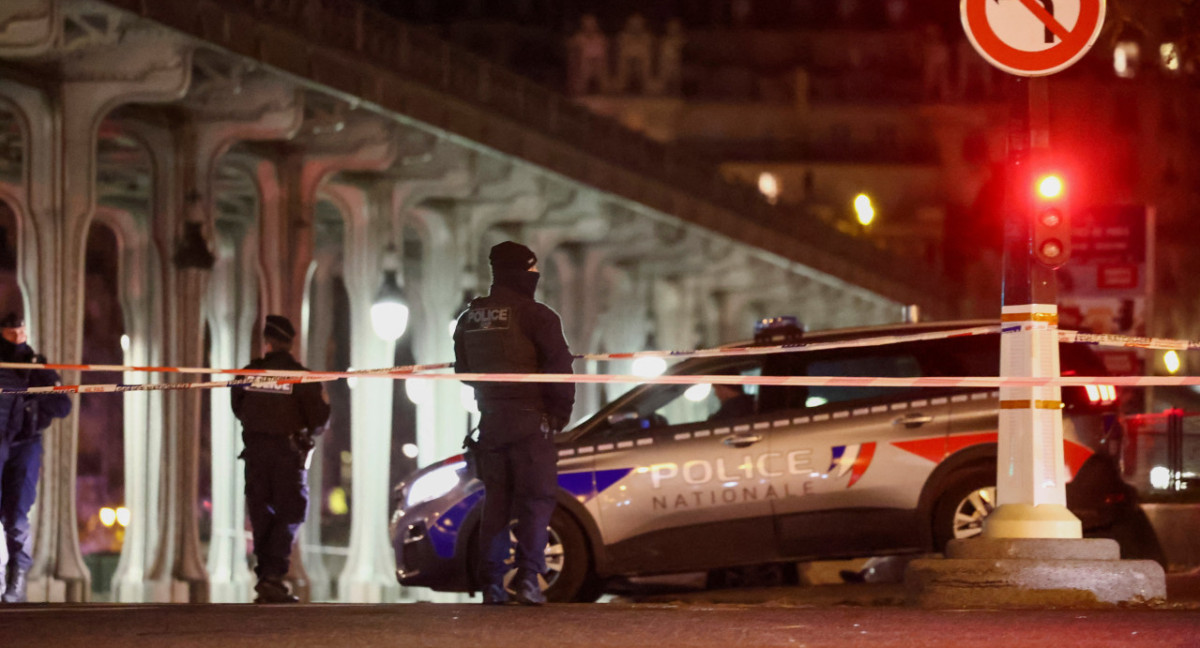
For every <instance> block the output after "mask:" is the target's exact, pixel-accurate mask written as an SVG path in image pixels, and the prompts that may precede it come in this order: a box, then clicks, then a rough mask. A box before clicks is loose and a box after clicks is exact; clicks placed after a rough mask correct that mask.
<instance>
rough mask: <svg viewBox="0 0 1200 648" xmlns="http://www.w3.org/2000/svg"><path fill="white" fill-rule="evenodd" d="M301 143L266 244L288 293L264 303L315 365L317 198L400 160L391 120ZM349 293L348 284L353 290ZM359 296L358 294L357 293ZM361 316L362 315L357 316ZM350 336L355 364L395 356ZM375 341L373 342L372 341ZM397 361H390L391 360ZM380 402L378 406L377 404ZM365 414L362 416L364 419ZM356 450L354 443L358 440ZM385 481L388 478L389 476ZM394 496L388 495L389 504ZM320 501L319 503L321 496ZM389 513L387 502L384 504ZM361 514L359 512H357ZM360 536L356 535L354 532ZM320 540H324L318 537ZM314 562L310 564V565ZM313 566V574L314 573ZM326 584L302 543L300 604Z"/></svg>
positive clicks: (296, 564)
mask: <svg viewBox="0 0 1200 648" xmlns="http://www.w3.org/2000/svg"><path fill="white" fill-rule="evenodd" d="M296 144H297V146H296V147H293V148H291V149H290V150H289V152H288V153H287V154H286V155H285V156H284V158H283V160H282V161H281V165H280V166H281V174H280V176H281V177H280V179H281V185H282V191H281V194H280V198H281V200H282V201H283V202H282V205H283V206H282V209H278V210H276V209H272V210H271V213H272V214H274V215H275V216H276V217H277V218H276V219H275V220H274V221H273V222H264V223H263V227H264V236H263V244H264V245H267V246H273V247H274V250H272V251H271V257H273V258H276V259H278V261H279V263H278V265H276V266H275V267H274V268H278V272H279V273H280V274H279V275H278V276H275V277H271V276H270V275H271V272H270V271H271V270H272V269H274V268H264V270H265V271H266V272H267V273H268V281H267V283H268V285H270V286H278V287H280V289H281V293H280V295H279V296H272V297H269V298H268V300H267V302H265V303H277V304H279V305H280V308H279V310H278V311H277V312H280V313H282V314H285V315H287V316H288V317H289V318H291V320H292V322H293V323H295V324H296V326H297V328H298V329H299V331H300V334H299V335H297V336H296V340H297V348H296V349H295V353H294V354H295V355H296V357H297V358H298V359H299V360H300V361H301V362H303V363H304V364H306V365H309V364H311V363H310V362H309V361H308V344H307V340H308V337H309V333H310V329H311V325H310V322H309V314H310V312H312V311H311V304H310V303H309V301H308V290H309V287H310V285H311V275H312V271H313V253H314V248H313V219H314V218H315V216H316V205H317V197H318V194H319V192H320V190H321V188H322V187H323V186H324V185H325V183H326V180H328V179H329V178H330V177H332V176H334V175H335V174H337V173H339V172H343V171H381V170H383V169H386V168H387V167H388V166H389V165H391V163H392V161H393V160H394V159H395V156H396V149H395V142H394V133H393V131H392V130H391V128H390V127H389V126H388V125H386V124H385V123H383V122H381V121H378V120H373V119H360V120H355V121H345V122H338V127H337V128H331V129H325V128H315V127H314V128H310V129H309V132H308V133H307V134H306V135H305V136H304V137H302V138H300V139H298V140H297V141H296ZM268 228H269V231H271V232H272V233H273V234H274V236H271V237H268V236H267V235H266V232H267V231H268ZM350 250H352V251H351V252H348V253H347V255H346V256H347V257H348V258H351V257H357V256H359V255H360V253H359V251H358V250H359V249H358V248H350ZM378 287H379V284H378V281H376V283H375V285H374V286H373V287H372V288H371V292H370V295H371V297H372V298H373V297H374V294H375V293H374V291H375V290H377V289H378ZM348 289H349V287H348ZM352 299H353V296H352ZM370 305H371V304H370V301H368V302H367V304H366V310H365V311H364V312H363V313H361V316H363V317H366V318H367V319H366V329H365V332H366V333H367V334H369V335H370V336H371V337H372V338H374V332H373V331H372V330H371V326H370ZM356 315H358V314H357V313H356ZM312 316H313V317H321V316H322V314H321V313H317V312H313V313H312ZM351 327H352V331H353V332H352V338H351V356H352V358H353V360H352V361H353V363H354V366H356V367H372V366H377V364H378V363H379V362H380V358H384V357H386V358H388V359H390V358H391V357H392V355H393V354H391V353H389V354H387V355H386V356H385V355H382V354H380V355H376V354H377V353H378V352H379V350H380V349H379V348H378V347H372V349H371V351H372V352H373V353H372V354H371V355H368V356H363V355H360V353H361V350H360V352H356V351H355V339H356V338H357V337H359V336H360V335H361V334H360V332H359V331H360V329H359V328H358V327H357V326H356V325H354V324H352V325H351ZM367 344H370V342H367ZM388 364H390V362H389V363H388ZM372 382H378V381H371V380H368V379H363V380H362V381H360V382H359V386H358V388H356V389H355V390H353V391H352V392H351V394H352V405H351V426H352V432H351V434H352V435H354V434H356V431H355V430H356V428H357V426H358V424H359V421H360V419H366V418H369V415H368V414H367V412H368V411H369V410H370V407H373V406H367V407H366V408H365V409H364V406H358V407H356V406H355V405H354V403H355V402H357V401H356V400H354V397H355V396H357V393H358V391H359V390H362V391H363V392H371V390H372V389H378V386H375V387H370V386H368V387H363V385H367V384H370V383H372ZM378 402H379V401H375V403H378ZM360 414H361V416H360ZM386 418H387V420H388V421H390V420H391V408H388V411H387V415H386ZM390 429H391V428H390V426H389V427H388V428H387V430H388V432H386V433H385V436H386V438H387V440H388V441H389V442H390ZM351 444H352V446H353V444H354V441H351ZM353 451H354V456H355V457H356V461H355V468H354V470H355V475H356V476H357V475H358V471H359V467H358V463H359V461H358V460H360V459H366V458H367V457H369V456H370V453H369V452H363V451H360V450H359V449H358V448H357V447H355V448H354V450H353ZM383 461H384V462H385V463H384V474H385V475H386V474H387V463H386V461H387V455H386V454H384V456H383ZM385 479H386V478H385ZM360 481H361V482H365V481H367V478H366V477H364V478H363V479H362V480H359V479H357V478H356V479H355V483H354V492H355V503H354V506H355V507H357V506H358V505H359V504H358V501H357V500H358V499H359V498H358V496H357V494H358V493H359V488H360ZM387 492H389V491H387V490H386V489H385V492H384V494H383V495H381V497H383V498H384V500H385V501H386V499H387ZM363 498H364V499H369V496H368V495H363ZM318 499H319V498H318ZM384 508H385V509H386V505H385V506H384ZM357 511H358V509H357V508H356V509H355V512H356V513H357ZM380 515H381V516H382V519H384V520H385V521H386V517H387V514H386V512H385V513H382V514H380ZM319 516H320V507H319V506H316V505H315V504H314V503H312V502H310V507H309V518H308V521H307V522H306V524H305V526H306V527H309V526H312V527H317V528H319V526H320V517H319ZM357 518H358V515H354V519H352V521H351V528H352V529H353V528H355V527H354V525H356V524H358V522H357ZM306 533H311V532H306V531H303V530H302V531H301V534H300V536H298V541H299V539H301V538H308V539H310V540H311V539H312V538H313V536H311V535H306ZM351 533H353V531H352V532H351ZM316 539H317V540H318V541H319V537H317V538H316ZM306 561H307V564H306ZM309 567H311V573H310V571H308V568H309ZM317 579H319V580H321V581H322V582H323V583H325V584H323V585H321V586H319V587H318V591H327V589H324V588H327V587H328V584H327V581H328V579H329V574H328V572H327V571H326V570H325V565H324V562H323V560H322V559H321V557H320V554H319V553H311V552H308V553H306V550H305V549H304V547H303V545H301V547H300V548H299V550H297V551H293V552H292V570H291V573H289V574H288V580H289V581H291V583H292V590H293V592H294V593H295V594H296V595H297V596H299V597H300V598H301V600H304V601H308V600H311V597H312V591H311V581H312V580H317Z"/></svg>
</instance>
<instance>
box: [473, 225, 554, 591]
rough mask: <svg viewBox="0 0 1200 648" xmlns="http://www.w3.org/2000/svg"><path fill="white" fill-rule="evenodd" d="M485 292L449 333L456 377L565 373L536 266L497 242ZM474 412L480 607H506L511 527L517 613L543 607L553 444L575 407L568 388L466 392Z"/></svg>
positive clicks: (495, 387) (489, 386) (485, 386)
mask: <svg viewBox="0 0 1200 648" xmlns="http://www.w3.org/2000/svg"><path fill="white" fill-rule="evenodd" d="M489 259H490V260H491V265H492V289H491V293H490V294H489V295H488V296H487V297H480V298H477V299H475V300H473V301H472V302H471V304H470V307H469V308H468V309H467V310H466V312H464V313H463V314H462V315H460V316H459V318H458V325H457V326H456V328H455V331H454V357H455V364H454V369H455V371H457V372H459V373H464V372H469V373H566V374H569V373H572V372H571V361H572V358H571V351H570V349H568V348H567V341H566V339H565V338H564V337H563V332H562V323H561V321H560V320H559V318H558V314H557V313H555V312H554V311H553V310H551V309H550V308H549V307H547V306H545V305H544V304H541V303H539V302H537V301H534V299H533V292H534V290H535V289H536V288H537V283H538V278H539V276H540V275H539V273H538V269H537V257H536V256H535V255H534V254H533V251H532V250H530V249H529V248H527V247H525V246H524V245H520V244H518V243H513V242H512V241H505V242H504V243H501V244H499V245H497V246H495V247H493V248H492V250H491V254H490V255H489ZM472 387H474V388H475V397H476V400H477V401H478V403H479V412H480V420H479V457H478V463H477V465H478V467H479V476H480V479H482V480H483V485H484V488H485V490H486V493H487V495H486V499H485V500H484V504H483V519H482V521H481V524H480V553H481V556H480V558H481V560H480V567H481V574H480V577H481V579H482V583H483V585H484V587H483V602H484V604H486V605H498V604H503V603H507V602H508V601H509V595H508V592H507V591H506V590H505V588H504V575H505V573H506V572H507V570H508V567H507V566H506V565H505V561H506V560H507V559H508V557H509V556H510V554H511V553H512V552H513V547H512V542H511V540H510V538H509V532H508V525H509V521H510V520H512V519H514V518H516V520H517V523H516V527H515V529H514V531H513V535H514V536H515V537H516V541H517V542H516V556H515V558H516V567H517V574H516V577H515V579H514V580H513V583H512V587H513V590H514V591H515V595H514V596H515V598H516V600H517V601H518V602H520V603H522V604H525V605H541V604H542V603H545V602H546V597H545V595H544V594H543V593H542V590H541V584H540V576H541V575H542V574H545V573H546V556H545V552H546V540H547V535H548V533H547V527H548V526H549V523H550V516H551V514H552V513H553V512H554V506H555V494H556V491H557V482H558V471H557V469H556V463H557V461H558V453H557V450H556V449H555V447H554V442H553V435H554V434H555V433H557V432H559V431H560V430H562V428H563V426H564V425H566V423H567V420H568V419H569V417H570V416H571V408H572V406H573V405H574V403H575V385H574V384H572V383H558V384H551V383H523V384H517V383H493V382H479V383H474V384H472Z"/></svg>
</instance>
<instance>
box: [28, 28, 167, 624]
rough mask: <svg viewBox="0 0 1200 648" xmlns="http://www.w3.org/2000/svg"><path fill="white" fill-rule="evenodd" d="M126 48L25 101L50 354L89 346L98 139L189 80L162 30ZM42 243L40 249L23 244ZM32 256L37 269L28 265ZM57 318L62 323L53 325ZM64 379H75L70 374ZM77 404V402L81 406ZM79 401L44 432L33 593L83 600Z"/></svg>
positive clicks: (82, 65)
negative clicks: (88, 274)
mask: <svg viewBox="0 0 1200 648" xmlns="http://www.w3.org/2000/svg"><path fill="white" fill-rule="evenodd" d="M122 39H123V42H122V45H121V47H120V48H119V49H118V48H116V47H99V48H93V49H80V50H75V51H72V52H70V53H68V54H65V55H64V57H63V59H62V61H61V65H60V70H61V73H62V77H61V78H62V80H61V81H60V82H58V83H56V84H55V85H54V86H52V87H51V88H50V89H49V91H48V96H47V97H45V98H42V99H40V100H30V99H28V98H27V99H26V100H25V101H24V102H22V103H23V105H22V106H21V112H22V113H23V114H24V117H25V120H26V122H27V123H28V124H29V125H30V128H29V137H28V139H27V143H28V147H27V150H28V151H29V153H30V155H29V159H28V165H29V168H28V171H29V172H28V178H29V183H30V188H29V196H30V204H29V214H30V217H31V218H32V220H33V221H35V222H37V223H38V227H37V229H36V233H35V235H34V236H33V237H26V236H23V237H22V241H21V244H22V246H23V249H22V254H21V255H20V256H21V259H22V261H21V262H22V266H23V268H22V274H24V275H25V276H34V275H36V277H37V279H36V286H37V290H38V292H37V294H31V295H29V296H28V297H27V299H28V300H29V308H28V310H27V313H26V314H27V316H28V317H29V319H30V323H31V325H32V326H33V327H35V328H34V329H33V330H34V333H35V334H36V337H35V338H34V339H35V340H36V341H37V343H38V344H39V345H40V347H41V349H40V350H41V351H42V352H43V353H45V354H46V356H47V357H49V358H51V359H53V360H56V361H61V362H77V361H78V360H79V358H80V354H81V351H82V335H83V304H84V295H83V278H84V277H83V274H84V258H85V251H86V247H87V235H88V228H89V226H90V224H91V219H92V215H93V212H94V209H95V201H96V187H95V180H96V138H97V131H98V127H99V122H100V120H101V119H102V118H103V117H104V116H105V115H106V114H108V112H110V111H111V110H112V109H113V108H114V107H115V106H117V105H119V104H122V103H133V102H145V103H153V102H162V101H171V100H175V99H178V98H179V97H180V96H181V95H182V94H183V92H184V91H185V90H186V88H187V84H188V80H189V78H190V64H189V60H190V53H189V52H186V51H185V50H183V48H181V47H180V46H178V45H177V44H176V43H174V42H173V41H171V40H169V39H168V38H166V37H165V35H164V34H161V33H159V34H153V33H147V32H143V31H139V30H136V29H132V28H130V29H125V30H124V32H123V33H122ZM26 245H33V246H35V247H36V249H37V252H36V255H31V254H26V253H25V252H27V251H28V250H27V248H25V247H24V246H26ZM30 259H36V260H37V267H36V268H28V267H27V266H26V264H27V263H28V262H29V260H30ZM50 323H56V324H57V325H56V326H54V327H50V326H49V324H50ZM64 380H65V382H68V383H70V382H78V381H79V374H78V372H67V374H66V375H65V376H64ZM76 404H78V403H76ZM77 454H78V407H75V408H73V411H72V413H71V414H70V415H69V416H68V417H67V418H65V419H60V420H58V421H55V423H54V424H53V426H52V428H51V430H50V431H48V433H47V434H46V442H45V455H44V459H43V471H42V490H41V493H40V500H39V501H40V505H39V506H38V507H37V509H36V510H37V513H36V517H37V521H36V529H37V545H36V548H35V564H34V569H33V573H32V574H31V576H32V578H31V580H30V587H29V595H30V598H31V599H32V600H50V601H62V600H68V601H85V600H87V599H88V598H89V596H90V576H89V574H88V571H87V568H86V567H85V566H84V564H83V558H82V555H81V553H80V549H79V536H78V531H77V526H76V524H77V523H76V515H75V475H76V457H77Z"/></svg>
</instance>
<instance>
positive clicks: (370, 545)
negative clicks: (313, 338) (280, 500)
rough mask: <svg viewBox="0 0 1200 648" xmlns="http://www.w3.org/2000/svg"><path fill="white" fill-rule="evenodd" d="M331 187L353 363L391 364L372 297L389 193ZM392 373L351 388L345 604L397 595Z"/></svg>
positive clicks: (390, 346) (391, 351)
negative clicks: (340, 228)
mask: <svg viewBox="0 0 1200 648" xmlns="http://www.w3.org/2000/svg"><path fill="white" fill-rule="evenodd" d="M325 192H326V193H327V194H328V195H329V196H330V197H331V198H333V200H334V202H335V203H336V204H337V205H338V207H339V209H341V211H342V216H343V219H344V222H345V242H344V246H345V247H344V250H345V254H344V255H343V259H344V260H343V268H342V271H343V275H344V277H345V282H346V292H347V295H348V297H349V303H350V362H351V365H352V366H353V367H356V368H379V367H386V366H390V365H391V359H392V358H393V357H395V343H394V342H389V341H386V340H383V339H381V338H380V337H379V336H378V335H376V334H375V331H374V329H373V328H372V326H371V304H372V302H373V301H374V299H375V293H376V291H378V290H379V285H380V281H381V272H380V270H379V268H380V263H381V260H382V255H383V251H384V248H385V246H386V243H387V240H388V234H389V232H390V231H391V228H390V227H389V225H388V216H389V215H390V204H391V192H390V191H387V190H385V188H382V187H376V188H375V190H374V191H370V192H367V191H364V190H362V189H359V188H357V187H352V186H349V185H344V184H330V185H327V186H326V187H325ZM392 387H393V383H392V381H391V380H387V379H382V378H359V379H357V380H356V381H355V383H354V385H353V387H352V388H351V390H350V409H351V412H350V435H351V440H350V447H351V450H352V455H353V464H352V468H351V470H352V471H353V474H352V477H351V480H352V487H351V488H352V493H351V518H350V553H349V556H348V557H347V560H346V566H345V568H344V569H343V570H342V572H341V574H340V575H339V576H338V591H337V600H339V601H341V602H344V603H380V602H385V601H395V600H396V599H397V597H398V594H399V590H400V586H399V584H398V583H397V582H396V562H395V559H394V557H393V556H392V549H391V545H390V543H389V541H388V533H387V521H388V514H389V511H388V503H389V498H390V493H391V486H392V485H391V484H390V483H389V480H388V465H389V462H390V458H391V440H392Z"/></svg>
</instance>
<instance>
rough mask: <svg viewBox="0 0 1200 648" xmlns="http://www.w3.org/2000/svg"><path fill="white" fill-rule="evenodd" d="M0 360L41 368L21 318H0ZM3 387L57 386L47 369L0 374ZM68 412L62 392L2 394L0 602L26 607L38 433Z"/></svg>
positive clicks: (38, 458) (39, 445) (38, 457)
mask: <svg viewBox="0 0 1200 648" xmlns="http://www.w3.org/2000/svg"><path fill="white" fill-rule="evenodd" d="M0 362H22V363H37V364H43V363H45V362H46V358H44V357H42V356H41V355H40V354H38V353H37V352H35V351H34V350H33V349H32V348H30V346H29V344H28V336H27V334H26V331H25V320H24V318H22V317H21V316H20V315H19V314H17V313H9V314H8V315H6V316H5V317H4V319H3V320H0ZM0 374H3V375H2V376H0V383H2V385H3V386H4V387H16V388H23V387H49V386H52V385H58V384H61V383H60V381H59V377H58V372H56V371H53V370H50V369H18V370H12V369H4V370H0ZM70 412H71V399H70V398H68V397H67V395H66V394H41V395H26V396H11V395H9V396H5V397H4V398H3V402H0V415H2V416H3V418H2V419H0V420H3V421H4V422H5V424H4V426H3V429H0V524H3V525H4V536H5V542H6V545H7V548H8V563H7V565H5V564H0V591H2V592H3V593H4V594H3V596H0V601H3V602H5V603H24V602H25V600H26V596H25V582H26V576H27V575H28V573H29V568H30V567H32V566H33V534H32V533H30V528H29V509H30V508H32V507H33V502H34V500H35V499H36V498H37V482H38V474H39V473H40V472H41V469H42V431H43V430H45V429H46V428H47V427H49V426H50V422H51V421H52V420H53V419H56V418H62V417H64V416H66V415H67V414H69V413H70Z"/></svg>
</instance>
